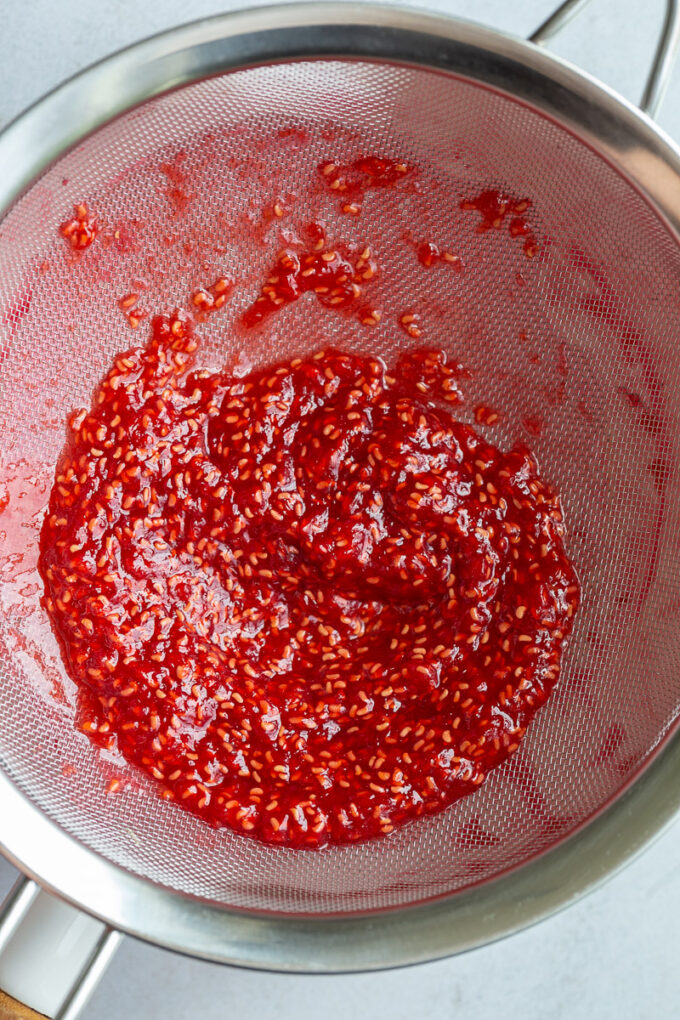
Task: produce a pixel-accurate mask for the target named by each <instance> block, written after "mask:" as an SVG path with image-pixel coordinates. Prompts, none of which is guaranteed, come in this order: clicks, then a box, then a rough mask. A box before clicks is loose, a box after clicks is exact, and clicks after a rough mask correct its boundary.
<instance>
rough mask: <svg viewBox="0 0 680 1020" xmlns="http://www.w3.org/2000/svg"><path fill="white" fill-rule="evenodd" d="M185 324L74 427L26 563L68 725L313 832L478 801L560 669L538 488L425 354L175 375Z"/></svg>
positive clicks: (240, 810) (209, 809)
mask: <svg viewBox="0 0 680 1020" xmlns="http://www.w3.org/2000/svg"><path fill="white" fill-rule="evenodd" d="M196 348H197V343H196V340H195V339H194V337H193V333H192V328H191V324H190V321H189V319H188V318H187V317H186V316H182V315H181V314H180V313H175V314H174V315H173V316H172V317H170V318H164V317H159V318H157V319H155V320H154V323H153V331H152V336H151V339H150V341H149V343H148V345H147V346H146V347H144V348H142V347H137V348H133V349H132V350H130V351H129V352H128V353H126V354H123V355H121V356H120V357H118V358H117V360H116V361H115V364H114V366H113V367H112V369H111V370H110V372H109V374H108V375H107V376H106V378H105V379H104V380H103V381H102V383H101V385H100V387H99V389H98V391H97V393H96V395H95V398H94V402H93V405H92V409H91V410H90V411H89V412H86V411H82V412H80V413H79V414H77V415H75V416H74V418H73V419H72V422H71V433H70V439H69V442H68V444H67V446H66V449H65V451H64V454H63V456H62V459H61V462H60V464H59V466H58V468H57V475H56V480H55V485H54V488H53V490H52V493H51V497H50V504H49V510H48V513H47V516H46V518H45V522H44V526H43V531H42V537H41V554H40V572H41V574H42V577H43V579H44V583H45V604H46V606H47V609H48V612H49V614H50V617H51V620H52V623H53V626H54V629H55V631H56V633H57V635H58V637H59V639H60V641H61V645H62V648H63V654H64V660H65V663H66V665H67V668H68V671H69V673H70V674H71V676H72V677H73V678H74V679H75V680H76V681H77V683H78V684H79V686H80V688H81V690H82V692H83V705H82V712H83V718H82V722H81V725H82V728H83V729H84V730H85V731H86V732H87V733H88V734H89V735H90V736H91V738H92V739H93V740H95V741H98V742H102V743H105V744H107V745H108V746H114V745H117V747H118V749H119V750H120V751H121V752H122V754H123V755H124V756H125V758H127V760H128V761H129V762H132V763H134V764H135V765H137V766H139V767H140V768H141V769H143V770H144V771H145V772H147V773H148V774H149V775H150V776H153V777H154V778H155V779H156V780H158V783H159V784H160V787H161V791H162V795H163V796H164V797H165V798H167V799H170V800H174V801H176V802H177V803H178V804H179V805H182V806H183V807H184V808H186V809H188V810H189V811H192V812H194V813H195V814H197V815H199V816H201V817H202V818H204V819H206V820H207V821H208V822H210V823H212V824H213V825H216V826H229V827H230V828H232V829H235V830H237V831H239V832H244V833H247V834H249V835H251V836H254V837H257V838H259V839H260V840H263V841H266V842H268V843H275V844H280V845H284V846H288V847H320V846H324V845H326V844H328V843H346V842H349V841H352V840H359V839H368V838H373V837H376V836H381V835H384V834H386V833H389V832H391V831H392V830H393V829H394V828H395V827H396V826H398V825H400V824H401V823H403V822H405V821H407V820H408V819H410V818H414V817H416V816H418V815H423V814H425V813H428V812H435V811H440V810H441V809H442V808H444V807H445V806H446V805H448V804H451V803H452V802H453V801H455V800H457V799H458V798H460V797H462V796H464V795H465V794H468V793H470V792H472V791H474V790H476V789H477V788H478V787H479V785H480V784H481V783H483V782H484V779H485V777H486V775H487V773H488V772H489V770H490V769H492V768H494V767H495V766H497V765H498V764H500V763H501V762H502V761H503V760H504V759H505V758H507V757H508V755H510V754H511V753H512V752H513V751H515V750H516V749H517V747H518V745H519V742H520V740H521V738H522V737H523V735H524V732H525V730H526V727H527V725H528V724H529V721H530V720H531V718H532V716H533V715H534V713H535V712H536V710H537V709H538V708H539V707H540V706H541V705H542V704H543V703H544V702H545V700H546V698H547V697H548V696H549V694H550V692H551V690H552V689H553V687H554V685H555V683H556V682H557V679H558V675H559V666H560V652H561V648H562V645H563V642H564V639H565V638H566V636H567V634H568V633H569V631H570V629H571V625H572V617H573V614H574V612H575V610H576V607H577V604H578V598H579V589H578V584H577V580H576V577H575V574H574V571H573V569H572V567H571V566H570V563H569V561H568V559H567V556H566V553H565V550H564V545H563V538H564V523H563V519H562V512H561V509H560V504H559V500H558V497H557V496H556V495H555V493H554V492H553V491H552V490H551V489H550V488H549V487H548V485H547V484H546V483H545V482H544V481H543V480H542V479H541V478H540V476H539V474H538V470H537V466H536V463H535V461H534V460H533V458H532V456H531V454H530V453H529V452H528V451H527V450H526V449H522V448H518V449H514V450H511V451H510V452H509V453H501V452H500V451H499V450H498V449H496V448H495V447H494V446H491V445H490V444H488V443H487V442H485V440H484V439H482V438H481V436H480V435H478V434H477V433H476V432H475V431H474V430H473V429H472V428H471V427H470V426H468V425H465V424H461V423H460V422H456V421H455V420H454V419H453V418H452V416H451V413H450V407H451V406H452V405H455V404H457V403H458V402H459V400H460V393H459V390H458V387H457V384H456V375H457V372H458V368H457V366H455V365H450V364H447V362H446V358H445V356H444V354H443V353H442V352H440V351H436V350H416V351H412V352H409V353H406V354H404V355H402V356H401V358H400V359H399V361H398V363H397V365H396V366H395V368H394V369H393V370H391V371H389V370H387V369H386V368H385V366H384V365H383V364H382V362H380V361H377V360H375V359H372V358H368V357H358V356H356V355H351V354H343V353H341V352H340V351H338V350H334V349H327V350H322V351H319V352H318V353H317V354H315V355H314V356H313V357H310V358H307V359H305V360H300V359H296V360H293V361H289V362H285V363H281V364H278V365H275V366H273V367H270V368H267V369H264V370H262V371H256V372H252V373H251V374H250V375H247V376H245V377H243V378H237V377H235V376H233V375H230V374H229V373H228V372H225V373H210V372H207V371H194V370H192V363H193V360H194V355H195V351H196Z"/></svg>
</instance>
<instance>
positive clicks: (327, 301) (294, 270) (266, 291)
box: [241, 248, 377, 328]
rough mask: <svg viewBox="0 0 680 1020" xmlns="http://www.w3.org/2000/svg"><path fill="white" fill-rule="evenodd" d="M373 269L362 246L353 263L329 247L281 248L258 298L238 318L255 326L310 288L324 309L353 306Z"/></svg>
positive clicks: (371, 275)
mask: <svg viewBox="0 0 680 1020" xmlns="http://www.w3.org/2000/svg"><path fill="white" fill-rule="evenodd" d="M376 270H377V266H376V263H375V261H374V259H373V258H372V254H371V249H370V248H364V250H363V251H362V252H361V254H360V255H359V256H358V257H357V258H356V260H355V261H354V264H352V263H351V262H350V261H349V260H348V259H346V258H343V256H342V255H341V254H340V253H339V252H338V251H335V250H332V249H331V250H328V251H324V250H322V249H318V248H317V249H316V250H314V251H309V252H296V251H292V250H286V251H282V252H281V254H280V255H279V257H278V259H277V262H276V265H275V266H274V268H273V270H272V272H271V273H270V275H269V277H268V278H267V282H266V283H265V285H264V286H263V287H262V290H261V292H260V295H259V297H257V298H256V299H255V301H254V302H253V303H252V305H250V306H249V307H248V308H246V310H245V312H244V313H243V315H242V317H241V321H242V323H243V325H244V326H246V327H249V328H251V327H253V326H256V325H258V323H260V322H262V320H263V319H265V318H267V316H268V315H271V314H272V312H275V311H277V310H278V309H279V308H283V306H284V305H288V304H290V303H291V302H292V301H297V299H298V298H299V297H301V295H302V294H306V293H309V292H310V291H312V292H313V293H314V294H316V296H317V298H318V299H319V301H320V302H321V304H322V305H325V306H326V307H327V308H335V309H337V310H338V311H340V310H341V309H346V308H348V307H349V306H355V305H356V302H357V299H358V298H359V297H360V296H361V293H362V288H363V285H364V284H365V283H366V282H367V281H368V280H371V279H373V277H374V276H375V274H376ZM364 313H365V309H360V310H359V314H360V317H362V318H363V317H364Z"/></svg>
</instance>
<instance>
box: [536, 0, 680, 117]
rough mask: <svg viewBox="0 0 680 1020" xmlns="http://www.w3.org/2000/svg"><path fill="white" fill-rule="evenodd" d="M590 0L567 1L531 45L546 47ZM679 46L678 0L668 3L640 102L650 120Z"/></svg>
mask: <svg viewBox="0 0 680 1020" xmlns="http://www.w3.org/2000/svg"><path fill="white" fill-rule="evenodd" d="M588 3H590V0H564V2H563V3H561V4H560V6H559V7H558V8H557V10H555V11H553V13H552V14H551V15H550V16H549V17H548V18H546V19H545V21H544V22H543V23H542V24H541V25H539V26H538V28H537V29H536V31H535V32H533V34H532V35H530V36H529V42H532V43H536V45H538V46H543V45H544V44H545V43H547V42H548V40H549V39H552V38H553V37H554V36H556V35H557V33H558V32H559V31H560V30H561V29H562V28H564V26H565V25H566V24H567V23H568V22H569V21H571V19H572V18H573V17H575V16H576V15H577V14H578V13H579V12H580V11H582V10H583V8H584V7H585V6H586V4H588ZM679 42H680V3H679V0H666V16H665V18H664V22H663V26H662V28H661V34H660V36H659V41H658V43H657V46H656V51H655V53H654V59H653V61H652V66H651V67H650V69H649V74H648V75H647V82H646V84H645V88H644V91H643V93H642V99H641V100H640V104H639V105H640V109H641V110H642V112H643V113H647V114H649V116H650V117H656V115H657V114H658V112H659V109H660V107H661V103H662V102H663V98H664V95H665V94H666V89H667V88H668V83H669V81H670V77H671V71H672V70H673V64H674V62H675V55H676V52H677V49H678V43H679Z"/></svg>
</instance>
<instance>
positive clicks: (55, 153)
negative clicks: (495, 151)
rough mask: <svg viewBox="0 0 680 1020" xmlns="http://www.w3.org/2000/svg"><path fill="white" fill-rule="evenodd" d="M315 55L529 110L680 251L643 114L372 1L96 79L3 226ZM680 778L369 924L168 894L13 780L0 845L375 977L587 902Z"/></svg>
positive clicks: (6, 136) (2, 197)
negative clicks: (178, 103) (50, 181)
mask: <svg viewBox="0 0 680 1020" xmlns="http://www.w3.org/2000/svg"><path fill="white" fill-rule="evenodd" d="M313 58H335V59H337V58H341V59H342V58H345V59H368V60H372V61H374V62H379V61H389V62H391V63H401V64H408V65H411V66H420V67H423V68H426V69H430V70H439V71H441V72H444V73H446V72H448V73H452V74H455V75H461V76H464V77H466V78H468V79H473V80H476V81H478V82H480V83H483V84H485V85H486V86H488V87H490V88H493V89H495V90H499V91H504V92H506V93H508V94H510V95H511V96H513V97H514V98H516V99H519V100H524V101H526V102H527V103H528V104H530V105H531V106H532V107H533V108H535V109H537V110H539V111H541V112H542V113H544V114H545V115H546V116H548V117H550V118H551V119H553V120H555V121H556V122H558V123H559V124H560V125H561V126H562V127H566V128H567V129H568V130H571V131H572V132H573V133H574V134H575V135H577V136H578V137H579V139H580V140H581V141H583V142H584V143H585V144H587V145H589V146H590V147H591V148H593V149H594V150H595V151H596V152H597V153H598V155H599V156H601V158H603V159H605V160H607V161H608V162H609V163H610V164H612V165H614V166H615V167H616V168H617V169H618V171H619V172H620V173H621V174H622V175H623V176H625V177H626V179H627V180H628V181H629V183H630V184H631V185H632V186H633V187H635V188H637V190H638V191H640V192H642V193H643V194H644V195H645V196H646V198H647V199H648V201H649V202H650V204H651V205H652V206H653V207H654V208H655V210H656V211H657V213H658V214H659V216H661V217H662V218H663V219H664V220H665V222H666V224H667V225H668V227H669V229H671V230H672V231H673V232H674V233H675V234H676V236H678V237H680V151H679V150H678V148H677V147H676V146H675V145H674V144H673V142H672V141H671V140H670V139H668V138H667V137H666V136H665V135H664V134H663V133H662V132H661V131H660V130H659V129H658V128H657V127H656V126H655V125H654V124H653V122H652V121H651V120H650V119H649V118H648V117H646V116H645V115H644V114H641V113H640V112H639V111H638V110H637V109H636V108H635V107H634V106H632V105H631V104H629V103H627V102H626V101H625V100H623V99H621V98H620V97H618V96H617V95H616V94H615V93H614V92H613V91H611V90H610V89H607V88H606V87H605V86H602V85H600V84H599V83H597V82H596V81H595V80H594V79H593V78H591V77H589V76H588V75H586V74H583V73H581V72H579V71H577V70H576V69H574V68H572V67H570V66H569V65H568V64H566V63H565V62H563V61H561V60H558V59H557V58H555V57H552V56H550V55H547V54H545V53H543V52H542V51H540V50H539V49H538V48H537V47H535V46H533V45H531V44H529V43H526V42H524V41H523V40H519V39H513V38H510V37H508V36H504V35H502V34H499V33H497V32H494V31H491V30H488V29H485V28H481V27H478V26H476V25H473V24H470V23H466V22H461V21H455V20H453V19H448V18H444V17H440V16H434V15H429V14H426V13H421V12H416V11H409V10H404V9H402V8H391V7H384V6H379V7H378V6H370V5H359V4H323V5H321V4H301V5H291V6H285V7H272V8H261V9H258V10H250V11H247V12H236V13H233V14H228V15H221V16H218V17H216V18H212V19H208V20H205V21H199V22H195V23H193V24H190V25H187V26H185V27H182V28H178V29H174V30H172V31H170V32H167V33H164V34H162V35H159V36H156V37H154V38H152V39H149V40H146V41H145V42H142V43H139V44H137V45H135V46H133V47H130V48H129V49H127V50H124V51H121V52H120V53H118V54H116V55H114V56H112V57H110V58H108V59H106V60H104V61H102V62H101V63H99V64H97V65H95V66H94V67H92V68H90V69H88V70H86V71H84V72H82V73H81V74H79V75H78V76H76V77H75V78H73V79H71V80H70V81H68V82H66V83H65V84H64V85H62V86H60V87H59V88H58V89H56V90H55V91H54V92H52V93H51V94H50V95H49V96H47V97H46V98H44V99H43V100H41V101H40V102H39V103H37V104H36V105H35V106H34V107H33V108H32V109H30V110H29V111H28V112H27V113H25V114H23V115H22V116H21V117H19V118H18V119H17V120H16V121H15V122H14V123H13V124H11V125H10V126H9V127H8V128H7V129H6V130H5V132H4V133H3V134H2V136H0V215H4V213H5V212H6V211H7V210H8V208H9V207H10V205H11V204H12V203H13V202H14V201H15V200H16V199H17V198H18V197H19V195H20V194H21V193H22V192H23V191H24V190H25V189H26V188H27V187H29V186H30V185H31V184H32V183H33V182H34V181H35V179H36V178H37V177H38V176H39V175H40V174H41V173H42V171H43V170H44V169H45V168H46V167H47V166H49V165H50V164H51V163H52V162H53V161H54V160H55V159H57V158H58V157H60V156H62V155H63V154H64V153H65V152H66V151H68V150H69V149H70V148H72V147H73V146H74V145H76V144H77V143H78V142H80V141H82V139H84V138H85V137H86V136H87V135H88V134H90V133H91V132H92V131H94V130H96V129H97V128H98V127H100V126H102V125H103V124H105V123H107V122H108V121H110V120H111V119H112V118H114V117H116V116H118V115H120V114H122V113H124V112H126V111H128V110H130V109H131V108H132V107H134V106H136V105H138V104H139V103H141V102H143V101H145V100H146V99H149V98H152V97H154V96H159V95H161V94H163V93H165V92H168V91H170V90H171V89H174V88H178V87H180V86H181V85H183V84H188V83H190V82H194V81H198V80H201V79H204V78H206V77H209V76H211V75H216V74H219V73H222V72H224V71H226V70H230V69H237V68H245V67H250V66H255V65H262V64H269V63H274V62H282V61H289V60H296V59H313ZM73 125H77V127H75V128H74V126H73ZM679 773H680V734H678V733H676V734H675V735H674V736H673V737H671V738H669V739H668V740H667V741H666V742H665V743H664V745H663V748H662V749H660V750H659V752H658V754H657V756H656V758H655V760H654V761H653V762H652V763H651V764H650V765H649V766H648V767H647V768H646V769H645V771H644V772H643V773H642V774H641V775H640V776H639V778H638V779H637V780H636V781H635V782H634V783H633V784H631V785H630V786H629V788H628V789H627V790H626V791H625V793H623V794H622V795H621V796H619V797H618V798H617V799H616V801H615V802H613V803H612V804H610V805H609V806H608V807H607V808H605V809H604V810H603V811H602V812H600V813H599V814H598V815H597V816H596V818H594V819H593V820H592V821H591V822H590V823H589V824H587V825H586V826H584V827H583V828H582V829H581V830H580V831H579V832H578V833H576V834H574V835H573V836H571V837H570V838H569V839H567V840H565V841H564V842H563V843H562V844H560V845H559V846H557V847H555V848H554V849H552V850H550V851H548V852H546V853H545V854H543V855H542V856H540V857H537V858H536V859H534V860H533V861H530V862H528V863H527V864H526V865H523V866H522V867H521V868H518V869H516V870H514V871H513V872H512V873H509V874H507V875H505V876H503V877H500V878H497V879H495V880H493V881H489V882H487V883H484V884H481V885H479V886H477V887H474V888H470V889H468V890H464V891H462V892H460V893H456V894H454V895H452V896H449V897H444V898H442V899H438V900H436V901H431V902H428V903H424V904H421V905H418V906H414V907H413V906H412V907H404V908H399V909H395V910H391V911H389V912H383V913H372V914H369V915H366V914H364V915H354V916H351V915H350V916H343V917H337V916H336V917H325V918H323V919H320V918H314V917H305V916H296V917H286V916H281V915H263V914H254V913H247V912H239V911H235V910H227V909H225V908H223V907H216V906H213V905H210V904H208V903H206V902H204V901H199V900H196V899H191V898H190V897H187V896H185V895H183V894H180V893H177V892H174V891H172V890H169V889H166V888H161V887H159V886H157V885H154V884H153V883H151V882H150V881H147V880H144V879H142V878H139V877H136V876H134V875H132V874H130V873H128V872H126V871H125V870H124V869H122V868H120V867H119V866H117V865H114V864H112V863H110V862H109V861H107V860H105V859H104V858H103V857H101V856H100V855H98V854H96V853H94V852H93V851H91V850H89V849H87V848H86V847H85V846H84V845H83V844H81V843H79V842H78V841H76V840H75V839H73V838H72V837H71V836H69V835H68V834H67V833H65V832H64V831H63V830H62V829H60V828H59V827H58V826H57V825H56V824H55V823H53V822H52V821H50V820H49V819H48V818H47V817H46V816H45V815H44V814H43V813H42V812H41V811H40V810H39V809H38V808H37V807H36V806H35V805H34V804H33V803H32V802H30V801H29V800H28V799H27V798H26V797H25V796H24V795H23V794H22V793H20V792H19V790H18V789H17V788H16V787H15V786H14V785H13V784H12V782H11V781H10V780H9V779H8V778H7V777H6V776H4V775H2V774H1V773H0V803H2V805H3V808H4V810H3V823H2V829H3V830H4V831H3V832H2V833H0V848H2V849H3V851H4V852H5V853H6V855H7V856H8V857H9V858H10V859H11V860H13V861H14V862H15V863H16V864H17V865H18V866H19V867H20V868H21V869H22V870H24V871H25V872H27V873H29V874H30V875H31V876H33V877H34V878H36V879H37V880H38V881H39V882H40V883H41V884H42V885H44V886H46V887H47V888H49V889H51V890H52V891H53V892H55V893H56V894H57V895H59V896H61V897H63V898H65V899H67V900H69V901H71V902H73V903H75V904H76V905H77V906H79V907H81V908H82V909H84V910H86V911H88V912H89V913H92V914H94V915H96V916H98V917H101V918H102V919H104V920H105V921H107V922H108V923H110V924H112V925H115V926H116V927H118V928H120V929H122V930H125V931H128V932H130V933H131V934H133V935H136V936H138V937H141V938H145V939H148V940H150V941H153V942H156V943H158V944H160V945H163V946H166V947H168V948H171V949H175V950H179V951H183V952H186V953H190V954H192V955H197V956H200V957H203V958H207V959H212V960H216V961H221V962H225V963H233V964H240V965H244V966H251V967H257V968H261V969H275V970H289V971H307V972H342V971H352V970H354V971H358V970H375V969H380V968H383V967H390V966H400V965H405V964H409V963H417V962H424V961H426V960H431V959H436V958H439V957H442V956H446V955H449V954H451V953H454V952H459V951H462V950H464V949H469V948H472V947H474V946H478V945H481V944H484V943H486V942H489V941H491V940H493V939H495V938H499V937H501V936H503V935H507V934H511V933H513V932H515V931H518V930H520V929H521V928H523V927H526V926H527V925H528V924H531V923H533V922H534V921H537V920H539V919H541V918H543V917H545V916H547V915H548V914H550V913H553V912H555V911H556V910H558V909H560V908H561V907H564V906H566V905H568V904H569V903H571V902H573V901H574V900H576V899H577V898H578V897H579V896H581V895H582V894H584V893H585V892H586V891H587V890H589V889H591V888H593V887H594V886H595V885H597V884H599V883H600V882H602V881H603V880H604V879H605V878H606V877H608V876H610V875H611V874H613V873H614V871H615V870H617V869H618V868H619V867H621V866H622V865H623V864H624V863H625V862H626V861H628V860H629V859H631V858H632V856H634V855H635V854H636V853H637V852H639V851H640V850H641V849H642V848H643V847H644V846H645V845H646V844H647V843H648V842H649V841H650V840H651V839H652V838H653V837H654V836H656V835H658V834H659V833H660V832H661V831H662V830H663V828H664V827H665V826H666V825H667V824H668V823H669V822H670V820H671V818H672V816H673V815H674V813H675V812H676V810H677V809H678V807H680V784H678V782H677V778H678V774H679Z"/></svg>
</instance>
